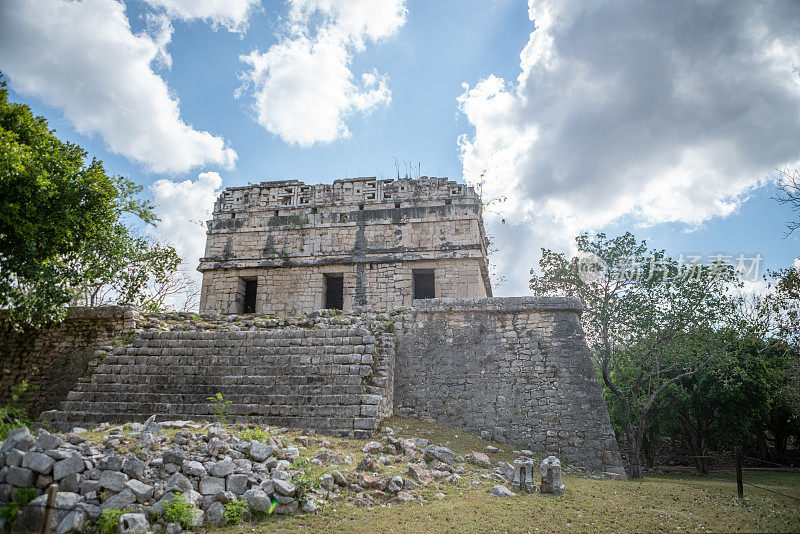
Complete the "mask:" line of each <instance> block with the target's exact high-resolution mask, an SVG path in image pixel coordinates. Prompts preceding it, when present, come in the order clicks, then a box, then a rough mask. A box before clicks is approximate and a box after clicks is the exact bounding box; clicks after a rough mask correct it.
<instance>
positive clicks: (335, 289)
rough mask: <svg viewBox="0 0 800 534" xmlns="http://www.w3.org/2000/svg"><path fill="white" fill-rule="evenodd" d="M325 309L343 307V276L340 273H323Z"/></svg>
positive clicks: (339, 308)
mask: <svg viewBox="0 0 800 534" xmlns="http://www.w3.org/2000/svg"><path fill="white" fill-rule="evenodd" d="M325 309H327V310H341V309H344V276H342V275H341V274H326V275H325Z"/></svg>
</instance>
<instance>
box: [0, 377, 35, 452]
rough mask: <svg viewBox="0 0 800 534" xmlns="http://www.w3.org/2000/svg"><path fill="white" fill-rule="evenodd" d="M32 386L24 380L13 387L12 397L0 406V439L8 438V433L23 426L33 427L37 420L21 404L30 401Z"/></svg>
mask: <svg viewBox="0 0 800 534" xmlns="http://www.w3.org/2000/svg"><path fill="white" fill-rule="evenodd" d="M31 389H33V388H32V386H31V385H30V384H28V381H27V380H23V381H22V382H20V383H19V384H17V385H16V386H13V387H12V388H11V399H10V402H9V403H8V404H6V405H5V406H0V440H3V439H6V437H7V436H8V433H9V432H11V431H12V430H14V429H15V428H19V427H21V426H27V427H28V428H31V426H33V424H34V423H35V422H36V421H34V420H33V419H31V418H30V417H28V414H27V412H26V411H25V410H24V409H23V408H21V407H20V404H24V403H26V402H28V391H30V390H31Z"/></svg>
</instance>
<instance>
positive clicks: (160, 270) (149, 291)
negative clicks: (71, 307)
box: [76, 223, 181, 312]
mask: <svg viewBox="0 0 800 534" xmlns="http://www.w3.org/2000/svg"><path fill="white" fill-rule="evenodd" d="M79 263H80V268H81V269H82V272H83V283H82V284H81V286H80V287H79V288H78V296H77V299H76V301H77V302H78V303H80V304H83V305H86V306H98V305H101V304H106V303H115V304H120V305H130V306H136V307H138V308H140V309H142V310H144V311H147V312H158V311H160V310H162V309H163V305H164V302H163V301H164V297H166V295H165V294H164V292H163V291H157V290H155V288H163V287H164V285H165V283H166V282H167V281H168V280H169V279H170V277H173V276H174V275H175V273H176V271H177V270H178V266H179V265H180V263H181V259H180V257H179V256H178V253H177V252H176V251H175V249H174V248H173V247H171V246H169V245H164V244H162V243H158V242H155V241H153V240H152V239H150V238H147V237H143V236H137V235H135V234H134V233H133V232H132V231H131V230H130V229H129V228H128V227H127V226H125V225H124V224H121V223H117V224H114V225H113V226H112V227H111V228H110V229H109V231H108V232H107V234H106V239H104V240H103V241H102V242H99V241H88V242H87V243H85V244H84V246H83V248H82V250H81V255H80V260H79Z"/></svg>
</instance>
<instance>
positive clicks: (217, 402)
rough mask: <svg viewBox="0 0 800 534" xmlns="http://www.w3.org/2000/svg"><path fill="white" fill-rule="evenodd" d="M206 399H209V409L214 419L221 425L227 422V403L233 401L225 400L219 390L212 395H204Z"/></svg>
mask: <svg viewBox="0 0 800 534" xmlns="http://www.w3.org/2000/svg"><path fill="white" fill-rule="evenodd" d="M206 400H207V401H211V405H210V406H211V411H212V412H213V414H214V419H216V421H217V422H218V423H220V424H222V425H226V424H228V405H229V404H232V403H233V401H229V400H225V398H224V397H223V396H222V393H220V392H219V391H218V392H217V393H216V394H215V395H213V396H212V397H206Z"/></svg>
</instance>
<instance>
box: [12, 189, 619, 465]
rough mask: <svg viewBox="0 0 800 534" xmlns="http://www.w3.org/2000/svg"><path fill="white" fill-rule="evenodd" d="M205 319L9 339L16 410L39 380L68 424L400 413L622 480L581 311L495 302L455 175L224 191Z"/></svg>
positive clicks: (367, 429)
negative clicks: (222, 406)
mask: <svg viewBox="0 0 800 534" xmlns="http://www.w3.org/2000/svg"><path fill="white" fill-rule="evenodd" d="M199 269H200V271H202V273H203V286H202V295H201V305H200V308H201V309H200V312H201V313H200V314H199V315H196V314H192V313H184V314H180V313H162V314H140V313H139V312H138V311H137V310H132V309H127V308H117V307H111V308H73V309H70V310H69V313H68V315H67V319H66V320H65V321H64V322H62V323H60V324H57V325H52V326H51V327H49V328H45V329H43V330H41V331H39V332H36V333H29V332H23V333H20V332H15V331H13V330H11V329H8V328H7V329H0V366H2V367H0V368H2V369H3V370H4V372H3V374H2V376H0V402H2V401H3V400H6V401H7V399H8V398H9V396H10V394H11V391H12V388H13V387H14V385H16V384H19V383H20V381H21V380H27V381H28V382H29V383H31V384H33V385H34V386H35V388H36V389H35V390H34V394H33V395H32V398H31V402H32V404H31V405H30V407H29V411H30V412H31V414H32V415H33V416H38V415H39V414H41V417H42V418H43V419H46V420H48V421H51V422H52V424H53V426H54V427H57V428H58V427H61V428H70V427H71V426H86V425H91V424H98V423H102V422H120V423H121V422H127V421H144V420H145V419H147V418H148V417H150V416H151V415H154V414H155V415H156V416H157V417H158V418H166V419H197V420H209V419H210V418H211V417H213V414H214V413H215V412H214V408H213V406H212V405H211V404H210V403H209V401H208V399H209V397H212V396H215V395H217V394H221V395H223V396H224V399H225V401H226V402H227V403H228V404H227V405H226V410H227V413H228V414H229V416H230V419H231V421H232V422H237V423H256V424H267V425H277V426H285V427H294V428H300V429H308V430H313V431H318V432H326V433H331V434H337V435H343V436H354V437H368V436H371V435H372V434H373V433H374V432H376V431H377V430H378V428H379V426H380V424H381V421H382V420H384V419H385V418H387V417H390V416H393V415H402V416H413V417H417V418H421V419H425V418H433V419H435V420H436V421H438V422H440V423H443V424H448V425H452V426H455V427H458V428H463V429H466V430H469V431H472V432H476V433H479V434H480V435H481V436H483V437H485V438H487V439H492V440H495V441H498V442H501V443H506V444H509V445H511V446H514V447H518V448H520V449H529V450H530V451H531V452H532V453H533V454H535V455H539V456H541V457H547V456H549V455H557V456H558V458H559V459H561V460H564V461H567V462H569V463H570V464H571V465H573V466H582V467H587V468H590V469H597V470H602V471H613V472H617V473H620V474H624V471H623V469H622V458H621V456H620V453H619V450H618V446H617V442H616V440H615V438H614V432H613V430H612V428H611V422H610V419H609V415H608V409H607V407H606V403H605V400H604V399H603V390H602V388H601V387H600V384H599V383H598V381H597V376H596V374H595V370H594V366H593V364H592V360H591V353H590V351H589V348H588V346H587V345H586V341H585V336H584V332H583V328H582V325H581V319H580V316H581V313H582V311H583V307H582V304H581V302H580V301H579V300H577V299H574V298H565V297H505V298H497V297H492V292H491V286H490V284H489V278H488V275H487V263H486V237H485V233H484V229H483V224H482V222H481V204H480V200H479V198H478V197H477V196H476V195H475V192H474V191H473V190H472V189H471V188H470V187H467V186H465V185H461V184H457V183H455V182H452V181H448V180H446V179H441V178H422V179H419V180H408V179H401V180H377V179H374V178H359V179H347V180H337V181H335V182H334V183H333V184H332V185H306V184H304V183H302V182H299V181H282V182H264V183H261V184H258V185H251V186H248V187H238V188H232V189H228V190H226V191H224V192H223V193H222V195H221V196H220V197H219V200H218V201H217V203H216V206H215V209H214V214H213V219H212V220H211V221H209V223H208V242H207V246H206V251H205V254H204V257H203V258H202V259H201V261H200V267H199Z"/></svg>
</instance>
